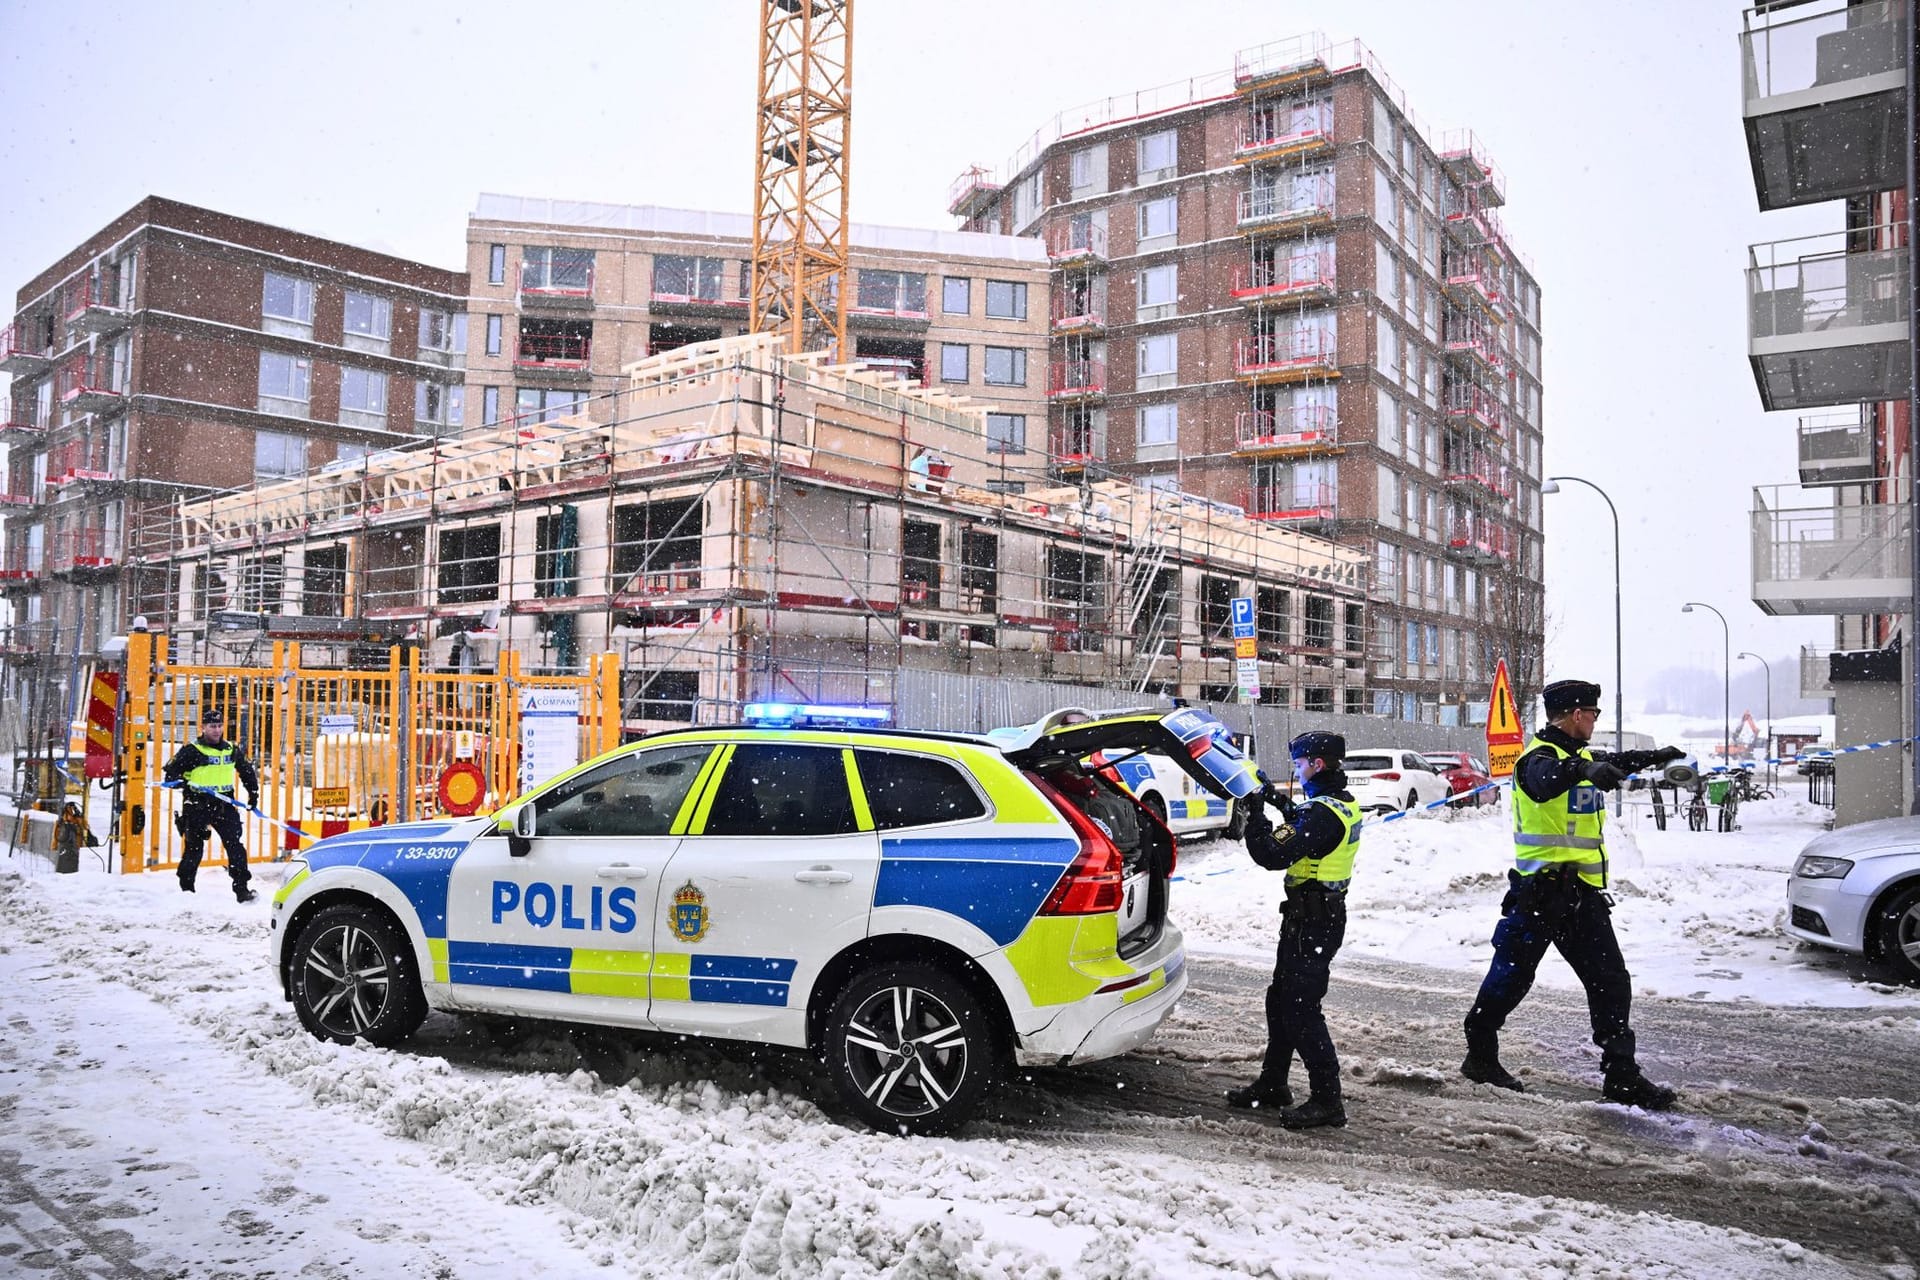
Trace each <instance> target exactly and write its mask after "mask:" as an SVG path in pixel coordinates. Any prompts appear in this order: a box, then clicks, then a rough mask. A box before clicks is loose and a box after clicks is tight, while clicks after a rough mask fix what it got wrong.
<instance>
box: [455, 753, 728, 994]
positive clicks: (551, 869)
mask: <svg viewBox="0 0 1920 1280" xmlns="http://www.w3.org/2000/svg"><path fill="white" fill-rule="evenodd" d="M713 753H714V747H713V746H712V745H711V744H708V743H679V744H674V745H666V746H660V747H655V748H651V749H648V750H642V751H634V752H629V753H627V754H625V755H620V756H616V757H614V758H613V759H611V760H606V761H603V762H601V763H599V764H596V765H593V766H592V767H590V768H588V769H586V770H584V771H583V772H581V773H579V774H576V775H575V776H573V777H571V778H568V779H566V780H565V781H564V782H561V783H559V784H557V785H555V786H553V787H550V788H549V789H547V790H545V791H543V792H540V793H538V794H536V795H535V796H534V797H533V798H532V799H531V800H529V801H528V802H527V803H529V804H531V805H532V806H533V811H534V835H533V838H532V839H531V841H529V842H528V848H527V850H526V852H525V853H524V854H523V855H521V856H515V855H514V854H513V852H512V849H511V847H510V842H509V840H508V839H507V838H506V836H505V835H504V834H497V835H491V836H483V837H481V838H480V839H478V840H476V841H475V842H474V844H473V845H472V847H471V848H469V850H468V851H467V852H466V853H465V854H464V855H463V856H462V857H461V859H460V861H459V862H458V863H456V864H455V866H454V871H453V878H452V883H451V885H450V889H451V892H450V893H449V897H448V933H447V961H448V964H447V969H448V979H449V981H451V982H452V983H453V984H454V985H455V987H456V989H457V991H458V996H457V998H458V999H459V1000H460V1001H461V1002H462V1003H463V1004H469V1005H474V1006H479V1007H485V1006H487V1005H489V1004H499V1005H501V1006H503V1007H511V1008H513V1009H515V1010H516V1011H519V1012H528V1011H530V1010H540V1011H548V1012H552V1013H554V1014H556V1015H562V1014H569V1013H571V1014H587V1013H591V1015H592V1016H593V1017H595V1018H598V1019H602V1020H606V1021H612V1022H624V1023H630V1024H634V1025H642V1024H644V1023H645V1022H646V1017H647V1007H648V1003H649V1000H650V999H651V996H652V980H653V976H654V955H653V939H654V920H655V916H654V912H655V910H656V909H657V906H658V904H659V902H660V901H662V900H663V899H664V898H666V897H669V896H671V891H670V890H666V889H663V887H662V886H663V881H664V878H665V872H666V868H667V864H668V862H669V861H670V860H671V859H672V857H673V853H674V850H675V849H676V848H677V847H678V846H679V844H680V842H681V838H682V834H683V833H684V831H685V829H686V824H687V822H688V820H689V818H690V814H691V808H692V801H693V800H694V799H695V787H694V784H695V782H696V781H698V780H699V779H701V777H702V776H703V774H704V773H705V772H706V771H707V766H708V764H709V761H710V759H711V757H712V755H713ZM529 992H535V993H542V994H539V995H533V996H530V995H529Z"/></svg>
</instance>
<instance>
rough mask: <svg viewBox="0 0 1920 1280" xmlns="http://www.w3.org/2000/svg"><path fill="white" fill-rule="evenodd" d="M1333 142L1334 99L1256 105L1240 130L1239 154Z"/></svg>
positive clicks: (1314, 145) (1255, 153)
mask: <svg viewBox="0 0 1920 1280" xmlns="http://www.w3.org/2000/svg"><path fill="white" fill-rule="evenodd" d="M1332 141H1333V102H1332V100H1331V99H1328V98H1318V99H1314V100H1312V101H1309V102H1291V103H1276V104H1270V105H1263V106H1257V107H1254V108H1253V109H1252V110H1250V111H1249V112H1248V113H1247V119H1246V122H1245V123H1244V124H1243V125H1242V126H1241V129H1240V145H1239V147H1238V148H1237V149H1236V150H1235V152H1234V154H1235V155H1237V156H1246V155H1258V154H1263V153H1265V152H1269V151H1286V150H1304V149H1307V148H1309V147H1316V146H1319V145H1321V144H1322V143H1330V142H1332Z"/></svg>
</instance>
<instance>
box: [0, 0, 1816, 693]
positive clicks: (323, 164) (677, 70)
mask: <svg viewBox="0 0 1920 1280" xmlns="http://www.w3.org/2000/svg"><path fill="white" fill-rule="evenodd" d="M858 5H859V7H858V10H857V17H856V22H855V31H854V85H855V88H854V126H853V142H854V154H853V164H852V183H853V197H852V199H853V217H854V218H855V219H856V220H858V221H862V222H884V223H895V224H904V225H912V226H936V227H948V226H951V225H953V224H952V220H951V219H949V218H948V217H947V216H946V214H945V212H944V209H943V207H942V206H943V204H944V196H945V192H946V190H947V186H948V183H949V181H950V180H951V179H952V178H953V177H954V175H955V174H956V173H958V172H959V171H960V170H961V169H962V168H963V167H965V166H966V165H967V164H969V163H973V162H976V161H977V162H984V163H987V164H990V165H995V166H997V165H999V164H1001V163H1002V162H1003V161H1004V160H1005V159H1006V157H1007V156H1008V155H1009V154H1010V153H1011V152H1012V151H1013V150H1014V149H1015V147H1016V146H1018V145H1019V144H1020V143H1021V142H1022V141H1023V140H1024V139H1025V138H1026V137H1027V136H1028V135H1029V134H1031V133H1032V132H1033V131H1034V130H1035V129H1036V128H1038V127H1040V126H1041V125H1042V124H1043V123H1044V122H1046V121H1047V120H1048V119H1050V118H1051V117H1052V116H1053V115H1054V114H1055V113H1056V112H1058V111H1060V110H1062V109H1064V108H1067V107H1071V106H1075V105H1077V104H1080V103H1083V102H1087V101H1089V100H1092V99H1096V98H1104V97H1108V96H1112V95H1117V94H1122V93H1129V92H1132V91H1133V90H1136V89H1140V88H1145V87H1149V86H1153V85H1158V84H1163V83H1166V82H1168V81H1172V80H1178V79H1182V78H1185V77H1188V76H1192V75H1199V74H1205V73H1207V72H1210V71H1214V70H1218V69H1221V68H1224V67H1228V66H1231V64H1232V59H1233V54H1234V51H1235V50H1236V49H1239V48H1243V47H1246V46H1249V45H1253V44H1258V43H1261V42H1263V41H1267V40H1272V39H1277V38H1281V37H1285V36H1291V35H1294V34H1297V33H1300V32H1304V31H1311V30H1324V31H1326V33H1327V34H1328V35H1329V36H1330V37H1331V38H1333V39H1335V40H1345V39H1348V38H1353V37H1357V38H1359V39H1360V40H1362V41H1363V42H1365V43H1366V44H1367V45H1369V46H1370V47H1371V48H1372V49H1373V51H1374V53H1375V54H1376V55H1377V57H1378V58H1379V60H1380V63H1381V65H1382V66H1383V67H1384V69H1385V70H1386V71H1387V73H1388V74H1389V75H1390V76H1392V77H1393V79H1394V80H1396V81H1397V82H1398V83H1399V85H1400V86H1401V87H1402V88H1403V89H1404V90H1405V92H1406V93H1407V95H1408V96H1409V98H1410V99H1411V101H1412V104H1413V107H1414V110H1415V112H1416V113H1417V114H1418V116H1419V117H1420V118H1421V119H1422V120H1423V122H1424V123H1425V124H1426V126H1427V127H1428V128H1429V129H1430V130H1434V131H1440V130H1445V129H1448V128H1453V127H1456V126H1461V125H1467V126H1471V127H1472V128H1474V129H1475V130H1476V131H1477V132H1478V133H1479V135H1480V137H1481V139H1482V141H1483V142H1484V143H1485V145H1486V146H1487V148H1488V149H1489V150H1490V151H1491V153H1492V154H1493V157H1494V159H1495V160H1496V161H1497V162H1498V163H1499V164H1500V165H1501V166H1502V167H1503V168H1504V169H1505V171H1506V174H1507V185H1508V197H1509V203H1508V208H1507V210H1506V215H1505V216H1506V221H1507V225H1508V228H1509V231H1510V233H1511V236H1512V239H1513V241H1514V243H1515V244H1516V245H1517V246H1519V247H1520V248H1521V249H1522V250H1523V251H1524V252H1526V253H1527V254H1529V255H1530V256H1531V257H1532V259H1533V261H1534V264H1535V267H1536V270H1537V272H1538V275H1539V278H1540V282H1541V287H1542V291H1543V310H1544V334H1545V361H1546V368H1545V374H1544V380H1545V384H1546V439H1547V467H1548V471H1549V473H1559V472H1571V473H1573V474H1576V475H1582V476H1586V477H1588V478H1590V479H1592V480H1594V481H1596V482H1598V483H1599V484H1601V485H1603V486H1605V487H1606V488H1607V490H1608V491H1609V492H1610V493H1611V494H1612V495H1613V498H1614V501H1615V502H1616V503H1617V504H1618V505H1619V507H1620V510H1621V524H1622V529H1621V535H1622V551H1623V554H1624V560H1625V565H1624V579H1625V599H1626V634H1627V640H1626V654H1625V664H1626V671H1627V694H1628V700H1629V701H1630V702H1632V701H1634V700H1636V692H1635V683H1636V680H1635V677H1636V673H1639V674H1641V675H1645V674H1648V673H1651V672H1652V671H1654V670H1656V669H1659V668H1662V667H1666V666H1673V665H1697V666H1700V667H1704V668H1707V669H1709V670H1713V671H1717V670H1718V669H1719V667H1720V635H1719V626H1718V624H1717V623H1715V621H1714V620H1713V618H1712V616H1711V615H1707V614H1703V613H1700V612H1698V611H1696V612H1695V613H1694V614H1692V615H1687V616H1682V615H1681V614H1680V612H1679V610H1680V605H1681V603H1682V602H1683V601H1686V600H1691V599H1698V600H1704V601H1707V602H1710V603H1712V604H1715V605H1718V606H1719V607H1720V608H1721V609H1722V610H1723V611H1724V612H1725V613H1726V614H1727V616H1728V618H1729V620H1730V622H1731V624H1732V636H1733V650H1734V651H1735V652H1738V651H1740V650H1741V649H1752V650H1755V651H1757V652H1759V653H1762V654H1765V655H1767V656H1768V657H1770V658H1777V657H1779V656H1783V655H1786V654H1788V653H1789V652H1791V651H1793V650H1794V649H1795V647H1796V646H1798V645H1799V644H1801V643H1822V644H1824V643H1827V642H1828V640H1829V638H1830V635H1831V631H1830V623H1829V622H1828V620H1826V619H1807V620H1803V621H1796V620H1792V619H1770V618H1767V617H1765V616H1763V615H1762V614H1761V613H1760V612H1759V611H1758V610H1757V609H1755V608H1754V606H1753V604H1752V603H1751V602H1750V601H1749V600H1748V598H1747V592H1748V550H1747V548H1748V534H1747V529H1748V520H1747V512H1748V510H1749V506H1750V497H1751V488H1752V486H1753V485H1756V484H1773V483H1781V482H1785V481H1788V480H1790V479H1791V478H1792V476H1793V474H1794V465H1795V463H1794V445H1793V435H1792V428H1793V419H1792V417H1791V415H1784V414H1783V415H1779V416H1776V417H1772V418H1769V417H1768V416H1766V415H1764V414H1762V413H1761V411H1760V404H1759V399H1758V396H1757V395H1756V393H1755V390H1754V383H1753V376H1752V374H1751V372H1750V370H1749V367H1748V363H1747V359H1746V354H1745V341H1746V330H1745V305H1744V288H1745V285H1744V277H1743V268H1744V266H1745V262H1746V245H1747V244H1749V243H1750V242H1754V241H1762V240H1774V239H1785V238H1788V237H1790V236H1795V235H1801V234H1807V233H1810V232H1813V231H1821V230H1827V229H1830V228H1833V227H1837V226H1838V225H1839V219H1840V210H1839V206H1838V205H1837V204H1835V205H1828V206H1820V207H1816V208H1814V209H1811V210H1798V211H1791V212H1783V213H1774V214H1768V215H1765V216H1762V215H1761V214H1760V213H1759V212H1758V211H1757V209H1756V205H1755V201H1754V193H1753V183H1752V179H1751V173H1750V169H1749V167H1748V162H1747V156H1746V149H1745V146H1744V143H1743V141H1742V137H1741V130H1740V78H1739V44H1738V40H1737V33H1738V31H1739V28H1740V21H1741V6H1740V5H1739V4H1738V3H1737V2H1736V0H1687V3H1682V4H1674V3H1672V2H1671V0H1629V2H1624V3H1616V4H1610V5H1604V6H1590V5H1568V4H1554V3H1541V2H1540V0H1451V2H1450V3H1434V0H1345V2H1344V3H1340V4H1333V3H1323V4H1318V5H1310V4H1300V3H1285V2H1282V3H1275V2H1274V0H1187V2H1186V3H1183V4H1173V3H1168V2H1167V0H1159V2H1158V3H1148V2H1147V0H1105V2H1103V3H1093V2H1092V0H1074V2H1073V3H1065V2H1061V0H1053V2H1050V3H1036V2H1035V0H972V2H971V3H968V4H964V5H935V4H931V3H927V2H926V0H858ZM755 12H756V6H755V5H754V4H753V3H750V2H749V0H707V2H706V3H700V4H686V3H674V4H665V3H658V2H656V0H600V2H598V3H561V2H559V0H549V2H547V3H542V4H529V3H524V2H522V3H512V4H507V3H496V2H494V0H466V2H465V3H460V4H452V3H441V2H438V0H432V2H412V0H410V2H408V3H357V4H349V3H326V2H325V0H308V2H307V3H303V4H299V5H294V4H286V3H280V2H279V0H251V2H249V3H245V4H220V3H195V2H194V0H171V2H170V3H165V4H151V3H123V2H120V0H96V2H94V3H89V4H86V5H72V4H67V3H47V2H45V0H35V2H32V3H27V2H23V0H0V60H3V61H0V122H4V128H0V173H4V174H5V178H4V181H0V288H4V289H5V290H7V291H8V293H9V294H11V292H12V291H13V290H15V289H17V288H18V287H19V286H20V285H21V284H23V283H25V282H26V280H27V279H28V278H30V277H31V276H32V275H34V274H36V273H37V272H39V271H41V270H43V269H44V268H45V267H46V266H48V265H49V264H50V263H51V262H52V261H53V260H54V259H55V257H56V256H57V255H58V254H59V253H60V252H61V251H63V250H65V249H67V248H70V247H71V246H72V245H74V244H75V243H77V242H78V241H79V240H80V239H82V238H83V237H84V236H86V235H88V234H90V233H91V232H93V231H95V230H96V229H98V228H99V227H100V226H101V225H103V224H104V223H106V222H107V221H108V220H109V219H111V218H112V217H114V216H115V215H117V214H119V213H120V212H122V211H123V210H124V209H126V208H127V207H128V206H130V205H132V204H133V203H134V202H135V201H137V200H139V199H140V198H141V197H143V196H145V195H148V194H157V195H164V196H169V197H172V198H175V199H179V200H185V201H189V202H192V203H195V204H201V205H207V206H210V207H213V208H216V209H220V210H224V211H227V212H231V213H235V214H239V215H243V216H246V217H250V218H255V219H259V220H261V221H265V222H270V223H276V224H280V225H284V226H289V227H294V228H298V229H300V230H303V231H310V232H314V233H317V234H320V235H324V236H329V237H332V238H335V239H339V240H345V241H350V242H354V243H358V244H363V245H367V246H370V247H375V248H379V249H384V250H387V251H390V252H393V253H398V254H402V255H405V256H408V257H413V258H419V259H423V260H425V261H427V262H431V263H435V264H439V265H444V266H448V267H455V266H458V265H459V264H460V262H461V252H462V243H463V235H464V224H465V217H466V214H467V212H468V210H469V209H470V208H471V207H472V204H473V200H474V196H475V194H476V193H477V192H480V191H483V190H485V191H500V192H509V193H514V194H526V195H537V196H560V197H577V198H583V199H592V200H611V201H621V202H627V203H633V204H665V205H679V206H686V207H694V208H711V209H726V210H735V211H741V212H744V211H746V210H747V209H748V208H749V207H750V197H751V193H752V192H751V188H752V165H751V159H752V130H753V95H754V63H755V58H756V56H757V53H756V48H755ZM1547 501H1548V504H1549V505H1548V508H1547V512H1548V530H1549V533H1548V560H1547V576H1548V587H1549V607H1550V609H1551V610H1552V611H1553V613H1554V615H1555V618H1554V624H1553V626H1554V634H1553V637H1552V639H1551V642H1550V645H1549V654H1548V658H1549V672H1550V674H1552V675H1556V676H1564V675H1569V674H1579V675H1584V676H1588V677H1590V678H1593V679H1597V680H1601V681H1602V682H1604V683H1607V684H1608V685H1611V683H1612V670H1613V619H1612V608H1611V606H1612V589H1611V574H1610V551H1611V529H1610V526H1609V523H1608V520H1607V516H1606V510H1605V506H1604V504H1603V503H1602V502H1601V501H1600V500H1599V498H1598V497H1596V496H1595V495H1593V494H1592V493H1590V492H1587V491H1585V490H1580V489H1578V488H1577V487H1574V486H1569V487H1568V492H1566V493H1565V494H1563V495H1561V496H1559V497H1553V498H1549V499H1548V500H1547ZM1746 665H1748V666H1751V665H1752V664H1750V663H1749V664H1746ZM1775 670H1776V672H1777V671H1779V663H1778V662H1777V661H1776V662H1775ZM1783 679H1784V678H1783ZM1608 696H1609V697H1611V690H1610V689H1609V695H1608Z"/></svg>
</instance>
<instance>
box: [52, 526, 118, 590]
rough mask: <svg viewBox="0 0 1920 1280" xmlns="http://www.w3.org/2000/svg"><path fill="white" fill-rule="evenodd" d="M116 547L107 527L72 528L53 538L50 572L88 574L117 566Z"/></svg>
mask: <svg viewBox="0 0 1920 1280" xmlns="http://www.w3.org/2000/svg"><path fill="white" fill-rule="evenodd" d="M113 552H114V548H113V545H112V543H111V542H110V541H109V540H108V538H107V533H106V530H104V529H68V530H65V531H63V532H60V533H56V534H54V535H53V536H52V538H51V539H49V542H48V547H47V572H48V573H49V574H51V575H53V576H55V577H62V576H69V577H77V578H86V577H89V576H91V575H93V574H95V573H98V572H100V571H102V570H105V569H111V568H113V564H114V555H113Z"/></svg>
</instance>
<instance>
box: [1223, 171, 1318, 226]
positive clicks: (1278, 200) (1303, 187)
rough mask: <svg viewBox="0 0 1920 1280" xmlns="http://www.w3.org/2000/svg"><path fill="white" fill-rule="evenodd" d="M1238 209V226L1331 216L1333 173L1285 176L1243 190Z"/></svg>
mask: <svg viewBox="0 0 1920 1280" xmlns="http://www.w3.org/2000/svg"><path fill="white" fill-rule="evenodd" d="M1237 213H1238V217H1239V221H1240V225H1241V226H1243V227H1244V226H1248V225H1250V224H1258V223H1266V222H1294V221H1304V220H1319V219H1323V218H1331V217H1333V175H1331V174H1326V173H1318V174H1314V175H1312V176H1311V177H1309V176H1305V175H1302V176H1298V177H1292V178H1288V179H1286V180H1285V181H1282V182H1280V183H1278V184H1276V185H1274V186H1271V187H1258V188H1255V189H1254V190H1252V191H1242V192H1241V193H1240V195H1239V200H1238V205H1237Z"/></svg>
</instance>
